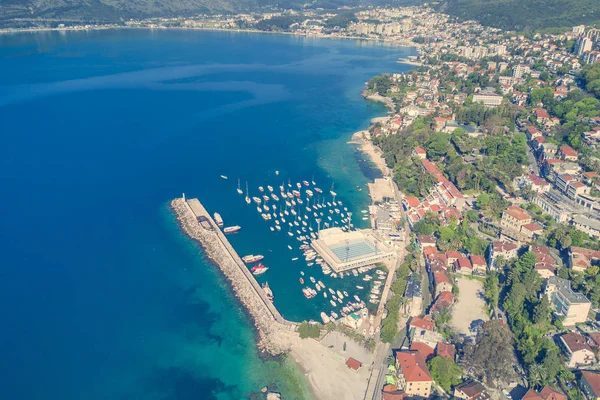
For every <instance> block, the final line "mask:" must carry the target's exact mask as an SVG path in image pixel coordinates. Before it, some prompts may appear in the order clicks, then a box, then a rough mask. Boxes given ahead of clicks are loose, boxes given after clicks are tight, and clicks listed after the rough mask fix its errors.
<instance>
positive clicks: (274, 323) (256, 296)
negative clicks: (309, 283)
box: [171, 198, 297, 355]
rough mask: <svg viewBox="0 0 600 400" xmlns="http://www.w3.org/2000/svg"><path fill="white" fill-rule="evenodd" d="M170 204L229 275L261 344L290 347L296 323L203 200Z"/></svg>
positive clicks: (270, 348) (279, 349) (273, 349)
mask: <svg viewBox="0 0 600 400" xmlns="http://www.w3.org/2000/svg"><path fill="white" fill-rule="evenodd" d="M171 207H172V208H173V210H174V212H175V214H176V216H177V220H178V221H179V224H180V226H181V228H182V229H183V231H184V232H185V233H186V234H187V235H188V236H189V237H191V238H192V239H195V240H197V241H198V242H199V243H200V244H201V245H202V247H203V248H204V249H205V251H206V254H207V255H208V257H209V258H210V259H211V260H213V261H214V263H215V264H216V265H217V266H218V267H219V269H220V270H221V272H223V274H224V275H225V276H226V277H227V279H228V281H229V283H230V285H231V287H232V289H233V291H234V294H235V295H236V297H237V298H238V299H239V301H240V302H241V303H242V304H243V305H244V307H245V308H246V310H247V311H248V313H249V314H250V316H251V317H252V320H253V321H254V325H255V327H256V329H257V331H258V336H259V340H258V344H257V345H258V348H259V349H260V350H261V351H265V352H267V353H269V354H271V355H278V354H283V353H285V352H287V351H289V350H290V347H291V344H292V342H291V337H292V336H294V335H290V333H292V332H294V331H295V330H296V326H297V324H296V323H294V322H290V321H287V320H285V319H284V318H283V317H282V316H281V314H280V313H279V311H277V309H276V308H275V306H274V305H273V303H272V302H271V301H270V300H268V299H267V297H266V294H265V292H264V291H263V290H262V288H261V287H260V285H259V284H258V282H257V281H256V279H254V276H253V275H252V274H251V273H250V271H249V270H248V268H247V267H246V265H245V264H244V262H243V261H242V260H241V258H240V257H239V255H238V254H237V252H236V251H235V250H234V249H233V247H232V246H231V244H230V243H229V241H228V240H227V238H226V237H225V235H224V234H223V233H222V232H221V230H220V229H219V228H218V227H217V224H216V223H215V222H214V221H213V219H212V217H211V216H210V214H209V213H208V212H207V211H206V209H205V208H204V206H202V204H201V203H200V201H198V199H190V200H184V199H183V198H179V199H175V200H173V201H171ZM199 217H200V218H203V219H205V221H206V222H207V223H208V224H210V227H211V228H210V229H206V228H205V227H203V226H201V225H200V223H199V222H198V218H199ZM206 222H205V224H206Z"/></svg>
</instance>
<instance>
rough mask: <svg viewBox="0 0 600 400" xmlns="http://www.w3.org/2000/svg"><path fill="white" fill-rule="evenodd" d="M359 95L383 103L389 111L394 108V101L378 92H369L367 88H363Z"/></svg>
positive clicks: (391, 111) (392, 110)
mask: <svg viewBox="0 0 600 400" xmlns="http://www.w3.org/2000/svg"><path fill="white" fill-rule="evenodd" d="M360 95H361V96H362V97H364V98H365V99H367V100H371V101H376V102H378V103H383V104H384V105H385V106H386V107H387V108H388V109H389V110H390V111H389V113H393V112H394V111H395V110H396V105H395V104H394V101H393V100H392V99H390V98H389V97H385V96H382V95H380V94H379V93H369V91H368V90H367V89H365V90H363V91H362V92H361V93H360Z"/></svg>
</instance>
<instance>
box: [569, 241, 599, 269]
mask: <svg viewBox="0 0 600 400" xmlns="http://www.w3.org/2000/svg"><path fill="white" fill-rule="evenodd" d="M592 265H600V251H598V250H591V249H586V248H583V247H577V246H571V247H569V267H571V269H572V270H573V271H576V272H585V270H586V269H588V268H589V267H591V266H592Z"/></svg>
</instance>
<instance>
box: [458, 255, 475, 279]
mask: <svg viewBox="0 0 600 400" xmlns="http://www.w3.org/2000/svg"><path fill="white" fill-rule="evenodd" d="M454 271H455V272H456V273H457V274H462V275H473V265H471V261H469V259H468V258H467V257H465V256H462V255H461V256H460V257H458V258H457V259H456V261H454Z"/></svg>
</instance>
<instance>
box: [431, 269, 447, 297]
mask: <svg viewBox="0 0 600 400" xmlns="http://www.w3.org/2000/svg"><path fill="white" fill-rule="evenodd" d="M433 285H434V289H435V290H434V295H435V296H438V295H439V294H440V293H442V292H451V291H452V282H451V281H450V277H449V276H448V273H447V272H446V271H444V270H441V271H435V272H434V273H433Z"/></svg>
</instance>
